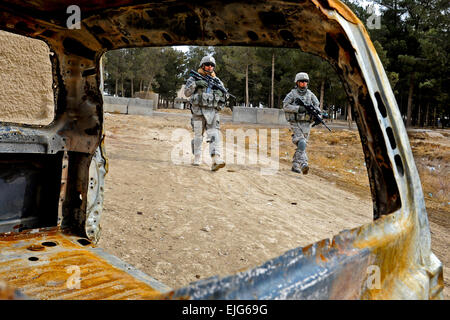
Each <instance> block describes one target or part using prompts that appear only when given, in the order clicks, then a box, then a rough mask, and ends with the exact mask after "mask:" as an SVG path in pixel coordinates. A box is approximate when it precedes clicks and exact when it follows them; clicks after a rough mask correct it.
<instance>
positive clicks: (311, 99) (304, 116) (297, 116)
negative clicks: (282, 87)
mask: <svg viewBox="0 0 450 320" xmlns="http://www.w3.org/2000/svg"><path fill="white" fill-rule="evenodd" d="M297 98H298V99H300V100H302V101H303V103H304V104H308V105H312V106H313V107H314V108H316V109H317V110H319V111H320V109H319V105H320V103H319V100H318V99H317V97H316V96H315V95H314V93H312V92H311V90H309V89H307V90H306V92H305V93H304V94H302V93H301V92H300V90H298V88H294V89H292V90H291V91H290V92H289V93H288V94H287V95H286V98H284V100H283V110H284V113H285V115H286V120H287V121H289V122H297V121H310V122H312V118H311V116H310V115H309V114H308V113H307V112H306V109H305V107H303V106H299V105H297V104H295V100H296V99H297Z"/></svg>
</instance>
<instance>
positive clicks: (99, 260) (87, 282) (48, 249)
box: [0, 228, 170, 299]
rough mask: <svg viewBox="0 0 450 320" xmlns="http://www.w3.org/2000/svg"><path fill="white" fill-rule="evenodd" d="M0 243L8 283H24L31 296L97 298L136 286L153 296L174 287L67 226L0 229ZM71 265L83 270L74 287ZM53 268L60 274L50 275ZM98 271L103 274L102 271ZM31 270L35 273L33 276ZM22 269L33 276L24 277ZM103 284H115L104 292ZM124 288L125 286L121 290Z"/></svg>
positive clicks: (0, 259) (0, 266)
mask: <svg viewBox="0 0 450 320" xmlns="http://www.w3.org/2000/svg"><path fill="white" fill-rule="evenodd" d="M0 249H1V251H2V255H0V273H1V274H2V276H3V277H2V278H3V279H5V281H6V285H8V281H10V282H11V283H15V284H16V285H17V284H18V283H24V284H25V285H24V286H23V287H22V286H19V287H20V288H21V289H22V290H21V291H22V292H24V293H26V294H27V297H28V298H46V299H64V298H71V299H74V298H75V299H83V298H84V299H86V298H94V299H97V298H102V297H105V298H109V297H110V296H112V297H115V296H117V297H121V296H127V295H128V296H129V295H130V294H131V295H133V296H136V292H137V293H141V294H142V297H146V298H150V299H151V298H153V297H155V296H158V294H161V293H164V292H168V291H169V290H170V288H169V287H167V286H165V285H164V284H162V283H160V282H159V281H157V280H155V279H153V278H152V277H150V276H148V275H146V274H144V273H143V272H141V271H139V270H138V269H136V268H135V267H133V266H132V265H130V264H128V263H125V262H123V261H121V260H120V259H118V258H117V257H114V256H112V255H110V254H108V253H106V252H104V251H103V250H102V249H100V248H94V247H93V246H92V244H91V243H90V242H89V241H86V240H85V239H80V237H78V236H76V235H73V234H70V233H69V232H67V231H66V233H65V234H63V233H61V232H60V230H59V229H58V228H45V229H34V230H28V231H26V232H23V233H20V234H17V233H11V234H2V235H0ZM69 267H75V268H77V267H78V268H79V269H78V270H79V272H80V276H82V278H81V279H80V287H79V288H75V289H73V290H72V289H70V288H67V287H66V285H65V284H67V280H68V279H69V278H70V276H71V274H70V272H69V273H68V272H67V268H69ZM103 268H105V269H103ZM52 272H54V273H57V274H58V275H57V276H56V277H55V278H52V275H51V273H52ZM99 272H100V273H104V275H100V276H98V273H99ZM28 273H34V274H36V275H37V276H36V277H33V278H31V276H28ZM21 275H22V276H25V277H29V278H30V279H28V280H27V279H25V280H24V279H22V277H21ZM46 278H47V279H49V280H51V281H49V282H50V283H51V284H48V283H49V282H47V281H46V280H45V279H46ZM122 278H126V281H125V282H124V285H123V286H122V287H121V286H117V281H118V280H120V279H122ZM8 279H9V280H8ZM99 282H100V285H99ZM11 283H10V284H11ZM46 286H48V288H47V290H46V288H45V287H46ZM102 286H106V287H111V290H109V292H106V293H105V292H103V291H104V290H103V288H102ZM123 290H125V291H126V292H125V293H123V292H121V291H123ZM137 295H138V296H139V294H137Z"/></svg>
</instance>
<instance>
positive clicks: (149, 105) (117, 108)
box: [103, 96, 153, 115]
mask: <svg viewBox="0 0 450 320" xmlns="http://www.w3.org/2000/svg"><path fill="white" fill-rule="evenodd" d="M103 110H104V111H105V112H111V113H122V114H133V115H152V114H153V100H148V99H140V98H123V97H111V96H104V97H103Z"/></svg>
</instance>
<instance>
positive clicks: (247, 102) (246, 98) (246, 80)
mask: <svg viewBox="0 0 450 320" xmlns="http://www.w3.org/2000/svg"><path fill="white" fill-rule="evenodd" d="M248 100H249V98H248V64H247V67H246V68H245V106H246V107H247V108H248V107H249V101H248Z"/></svg>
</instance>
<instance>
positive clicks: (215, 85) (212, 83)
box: [189, 70, 236, 99]
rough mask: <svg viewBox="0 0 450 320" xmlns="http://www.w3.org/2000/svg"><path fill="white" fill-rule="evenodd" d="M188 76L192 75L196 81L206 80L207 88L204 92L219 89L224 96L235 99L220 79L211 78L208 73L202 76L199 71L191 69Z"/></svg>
mask: <svg viewBox="0 0 450 320" xmlns="http://www.w3.org/2000/svg"><path fill="white" fill-rule="evenodd" d="M189 76H191V77H193V78H194V79H195V80H196V81H197V80H203V81H206V83H207V84H208V89H207V91H206V92H208V91H209V90H220V91H222V93H223V94H224V96H225V98H227V99H228V98H229V97H232V98H234V99H236V97H235V96H233V95H232V94H231V93H229V92H228V90H227V89H225V88H224V87H223V86H222V85H221V83H220V80H219V79H217V78H213V77H211V76H209V75H206V76H202V75H201V74H200V73H198V72H195V71H194V70H191V71H190V72H189Z"/></svg>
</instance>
